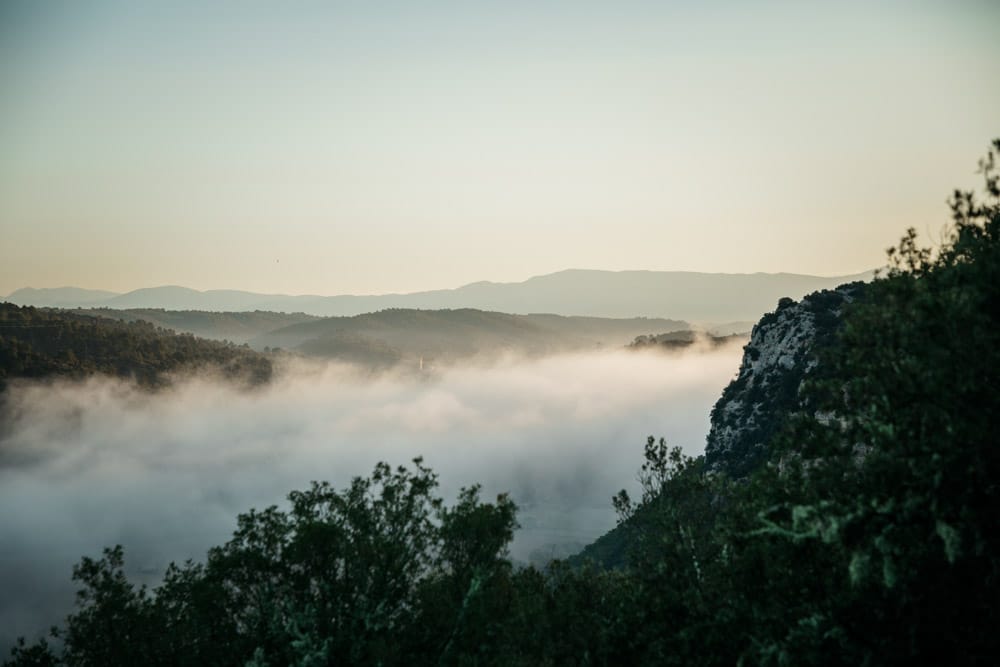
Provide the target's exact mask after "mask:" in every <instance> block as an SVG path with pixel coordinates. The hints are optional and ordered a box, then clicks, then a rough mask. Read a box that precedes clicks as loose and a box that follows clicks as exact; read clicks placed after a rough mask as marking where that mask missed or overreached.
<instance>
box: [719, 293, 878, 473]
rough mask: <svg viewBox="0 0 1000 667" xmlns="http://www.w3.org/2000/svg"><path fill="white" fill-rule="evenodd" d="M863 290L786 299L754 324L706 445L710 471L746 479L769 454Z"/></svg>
mask: <svg viewBox="0 0 1000 667" xmlns="http://www.w3.org/2000/svg"><path fill="white" fill-rule="evenodd" d="M863 291H864V283H860V282H857V283H849V284H846V285H841V286H840V287H838V288H837V289H834V290H822V291H819V292H814V293H812V294H810V295H808V296H806V297H804V298H803V299H802V300H801V301H799V302H796V301H793V300H792V299H789V298H784V299H781V300H780V301H779V302H778V307H777V309H776V310H775V311H774V312H771V313H768V314H766V315H764V317H762V318H761V320H760V322H758V323H757V324H756V325H755V326H754V328H753V331H752V332H751V334H750V342H749V343H748V344H747V345H746V347H744V353H743V361H742V363H741V364H740V369H739V373H738V375H737V376H736V378H735V379H734V380H733V381H732V382H730V383H729V386H727V387H726V388H725V389H724V390H723V392H722V397H721V398H720V399H719V401H718V402H717V403H716V404H715V407H714V408H713V409H712V417H711V430H710V431H709V434H708V439H707V442H706V446H705V463H706V465H707V466H708V468H709V469H710V470H713V471H717V472H725V473H727V474H728V475H730V476H732V477H742V476H745V475H746V474H748V473H749V472H750V471H751V470H753V468H754V467H756V466H758V465H760V463H761V462H762V461H763V460H764V459H765V458H766V455H767V444H768V442H769V440H770V439H771V437H772V436H774V434H775V433H776V432H777V431H778V429H780V428H781V426H782V424H783V423H784V421H785V420H786V419H787V418H788V416H789V415H790V414H792V413H794V412H796V411H798V410H800V409H801V408H802V403H801V397H800V389H801V387H802V382H803V380H805V379H806V378H807V376H809V375H810V374H812V373H814V372H815V370H816V367H817V363H818V360H817V354H818V352H819V351H820V349H821V348H822V347H823V346H824V345H828V344H830V343H831V342H832V341H833V339H834V336H835V334H836V331H837V328H838V327H839V325H840V322H841V312H842V309H843V307H844V305H845V304H846V303H849V302H850V301H853V300H854V299H856V298H858V297H860V296H861V295H862V293H863Z"/></svg>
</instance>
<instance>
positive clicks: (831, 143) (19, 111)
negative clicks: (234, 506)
mask: <svg viewBox="0 0 1000 667" xmlns="http://www.w3.org/2000/svg"><path fill="white" fill-rule="evenodd" d="M998 26H1000V3H997V2H993V1H991V0H949V1H947V2H920V1H918V0H913V1H909V2H891V1H890V2H880V3H872V2H855V1H853V0H847V1H845V2H837V3H830V2H754V3H746V2H719V1H711V0H709V1H707V2H655V3H653V2H634V1H630V0H620V1H618V2H588V1H587V0H574V1H572V2H570V1H562V0H558V1H557V0H551V1H546V0H534V1H533V2H520V1H518V0H504V1H503V2H436V1H433V0H429V1H427V2H391V1H390V2H364V3H361V2H282V3H273V2H256V1H254V0H248V1H245V2H213V3H204V2H200V1H190V0H175V1H173V2H123V1H110V0H107V1H105V0H96V1H93V2H70V1H68V0H66V1H58V0H54V1H49V2H20V1H17V0H4V1H2V2H0V294H7V293H9V292H11V291H13V290H15V289H17V288H20V287H25V286H32V287H58V286H63V285H75V286H79V287H88V288H98V289H109V290H115V291H127V290H131V289H136V288H140V287H148V286H153V285H162V284H178V285H184V286H188V287H193V288H196V289H215V288H219V289H247V290H253V291H260V292H281V293H313V294H343V293H359V294H365V293H382V292H410V291H417V290H423V289H433V288H446V287H457V286H459V285H462V284H465V283H469V282H473V281H477V280H494V281H519V280H524V279H526V278H528V277H530V276H533V275H540V274H545V273H550V272H554V271H559V270H562V269H567V268H592V269H611V270H623V269H651V270H691V271H708V272H756V271H767V272H779V271H788V272H797V273H809V274H817V275H843V274H850V273H855V272H859V271H864V270H867V269H871V268H874V267H876V266H878V265H880V264H882V263H883V259H884V252H885V249H886V248H887V247H888V246H890V245H892V244H893V243H895V242H896V241H897V240H898V238H899V237H900V236H901V235H902V233H903V232H904V230H905V229H906V228H907V227H910V226H913V227H915V228H917V230H918V231H919V232H920V233H921V234H923V235H924V237H925V238H927V239H934V238H935V237H936V236H939V235H940V233H941V230H942V227H943V225H944V224H945V223H946V222H947V220H948V211H947V208H946V205H945V201H946V198H947V196H948V194H949V193H950V192H951V191H952V190H953V189H954V188H955V187H962V188H970V187H973V186H975V185H976V184H977V180H976V176H975V166H976V161H977V159H978V158H979V157H980V156H981V155H982V154H983V153H984V151H985V149H986V146H987V143H988V142H989V140H990V139H992V138H994V137H996V136H1000V122H998V121H1000V112H998V109H1000V87H998V86H997V85H996V82H997V81H998V80H1000V39H998Z"/></svg>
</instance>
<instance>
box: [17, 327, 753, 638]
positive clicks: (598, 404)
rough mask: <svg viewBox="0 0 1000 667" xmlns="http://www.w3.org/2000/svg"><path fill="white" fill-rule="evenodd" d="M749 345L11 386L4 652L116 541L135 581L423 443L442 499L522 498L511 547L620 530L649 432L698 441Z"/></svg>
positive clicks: (520, 552)
mask: <svg viewBox="0 0 1000 667" xmlns="http://www.w3.org/2000/svg"><path fill="white" fill-rule="evenodd" d="M740 354H741V348H740V346H739V345H733V346H729V347H725V348H721V349H717V350H711V351H709V350H699V351H691V352H688V353H686V354H683V355H664V354H657V353H630V352H606V353H593V354H586V355H567V356H558V357H550V358H546V359H541V360H534V361H523V360H508V361H506V362H504V363H500V364H497V365H494V366H490V367H475V368H473V367H458V368H451V369H437V370H435V371H433V372H432V373H430V374H427V375H414V374H410V375H408V376H401V375H394V376H393V375H385V376H379V377H366V376H363V375H361V374H359V373H358V372H357V371H356V370H354V369H351V368H349V367H345V366H339V365H326V366H301V367H296V368H292V369H289V370H288V372H286V373H283V374H281V375H280V376H279V377H278V379H277V380H276V381H275V382H274V383H273V384H272V385H270V386H268V387H266V388H263V389H261V390H259V391H254V392H241V391H240V390H238V389H235V388H233V387H231V386H228V385H226V384H223V383H219V382H217V381H213V380H209V379H204V378H189V379H186V380H182V381H178V382H177V383H176V384H175V385H174V386H173V387H172V388H170V389H168V390H166V391H164V392H160V393H156V394H150V393H147V392H142V391H138V390H136V389H134V388H133V387H131V386H130V385H128V384H127V383H122V382H118V381H113V380H108V379H91V380H89V381H86V382H83V383H57V384H53V385H41V384H38V385H32V384H27V385H15V386H13V387H12V388H11V395H10V397H9V401H8V410H7V412H6V414H5V416H4V420H5V422H6V423H5V424H4V428H3V431H2V432H3V433H4V434H5V435H4V437H3V440H2V441H0V590H2V591H3V594H2V595H0V628H2V630H0V648H2V647H3V646H6V645H8V644H9V642H10V641H11V640H12V639H13V637H14V636H16V635H18V634H28V635H30V636H34V635H35V634H36V633H38V632H41V631H43V630H44V629H45V628H47V627H49V626H50V625H51V624H53V623H56V622H59V621H60V620H61V618H62V616H63V615H64V614H65V613H66V612H67V611H69V609H70V608H71V605H72V601H73V591H74V586H73V584H72V583H71V582H70V574H71V568H72V565H73V564H74V563H76V562H77V561H78V560H79V558H80V557H81V556H83V555H92V556H93V555H98V554H99V553H100V551H101V549H102V548H103V547H105V546H111V545H114V544H118V543H120V544H122V545H124V547H125V556H126V564H127V567H128V569H129V571H130V572H131V574H132V575H134V576H135V577H136V578H139V579H145V580H148V581H150V582H151V583H155V581H156V578H157V577H158V575H159V574H160V573H162V571H163V569H164V567H165V566H166V565H167V564H168V563H169V562H170V561H171V560H183V559H185V558H196V559H200V558H202V557H203V556H204V553H205V550H206V549H207V548H208V547H209V546H212V545H215V544H220V543H222V542H224V541H225V540H226V539H227V538H228V536H229V534H230V533H231V531H232V530H233V528H234V527H235V519H236V515H237V514H238V513H239V512H244V511H246V510H248V509H249V508H251V507H258V508H259V507H264V506H267V505H271V504H281V502H282V500H283V498H284V497H285V495H286V494H287V493H288V491H290V490H292V489H298V488H304V487H306V486H307V485H308V484H309V482H310V481H311V480H316V479H325V480H330V481H331V482H333V483H334V484H335V485H337V486H338V487H339V486H342V485H344V484H346V483H347V482H348V481H349V479H350V478H351V477H354V476H357V475H367V474H368V473H369V472H370V471H371V468H372V466H373V465H374V464H375V462H377V461H379V460H385V461H388V462H390V463H391V464H394V465H395V464H402V463H407V462H408V461H409V460H410V459H412V458H413V457H415V456H418V455H422V456H423V457H424V460H425V462H426V463H427V464H428V465H429V466H430V467H431V468H433V469H434V470H435V471H436V472H438V473H439V475H440V479H441V489H440V491H441V493H442V495H443V496H444V497H445V498H446V500H447V501H449V502H450V501H451V500H452V499H454V496H455V493H456V492H457V490H458V488H459V487H461V486H463V485H469V484H472V483H476V482H479V483H482V484H483V487H484V497H486V498H490V497H492V496H494V495H495V494H496V493H499V492H502V491H509V492H510V493H511V494H512V496H513V498H514V500H515V501H516V502H517V503H518V505H519V506H520V507H521V511H520V512H519V520H520V523H521V525H522V528H521V529H520V530H519V531H518V533H517V535H516V538H515V543H514V545H513V548H512V555H513V556H514V557H515V558H518V559H521V560H529V559H532V558H534V559H537V558H539V557H540V555H541V554H544V553H548V554H557V555H558V554H564V553H565V552H567V551H570V550H573V549H575V548H578V547H579V546H582V545H583V544H586V543H588V542H590V541H591V540H593V539H594V538H596V537H598V536H599V535H601V534H602V533H604V532H605V531H607V530H608V529H609V528H611V527H612V526H613V525H614V513H613V510H612V509H611V503H610V497H611V495H612V494H614V493H615V492H616V491H618V490H619V489H621V488H623V487H624V488H630V489H631V488H633V487H634V485H635V484H634V479H635V471H636V470H637V468H638V467H639V465H640V464H641V456H642V449H643V445H644V443H645V440H646V436H648V435H656V436H660V435H662V436H665V437H666V438H667V440H668V441H669V442H670V443H672V444H677V445H681V446H682V447H683V448H684V449H685V450H686V451H687V452H688V453H691V454H695V453H700V452H701V451H702V450H703V449H704V438H705V434H706V433H707V432H708V416H709V411H710V409H711V406H712V405H713V403H714V402H715V400H716V399H717V398H718V397H719V395H720V394H721V392H722V388H723V387H724V386H725V384H726V383H727V382H728V381H729V380H730V379H731V378H732V376H733V375H734V373H735V372H736V369H737V366H738V364H739V359H740Z"/></svg>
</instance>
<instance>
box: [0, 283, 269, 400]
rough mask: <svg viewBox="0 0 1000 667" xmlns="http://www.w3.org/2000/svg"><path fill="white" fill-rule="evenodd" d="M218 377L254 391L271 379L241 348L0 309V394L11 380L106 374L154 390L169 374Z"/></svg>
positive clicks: (74, 316)
mask: <svg viewBox="0 0 1000 667" xmlns="http://www.w3.org/2000/svg"><path fill="white" fill-rule="evenodd" d="M196 368H197V369H199V370H215V371H218V372H220V373H221V374H222V375H223V376H224V377H227V378H231V379H237V380H240V381H245V382H247V383H249V384H259V383H261V382H265V381H267V380H268V379H269V378H270V377H271V373H272V365H271V361H270V359H268V358H267V357H266V356H265V355H262V354H259V353H257V352H254V351H253V350H250V349H249V348H247V347H246V346H237V345H235V344H233V343H227V342H220V341H209V340H203V339H201V338H196V337H195V336H192V335H191V334H177V333H174V332H173V331H171V330H167V329H163V328H160V327H156V326H155V325H153V324H151V323H149V322H145V321H134V322H128V321H121V320H116V319H109V318H105V317H95V316H91V315H83V314H79V313H74V312H69V311H53V310H43V309H38V308H34V307H31V306H16V305H14V304H11V303H2V304H0V387H2V386H4V384H5V383H6V382H8V381H10V380H12V379H14V378H34V379H41V378H53V377H66V378H77V379H78V378H83V377H86V376H88V375H91V374H95V373H98V374H103V375H110V376H115V377H121V378H131V379H134V380H135V381H136V382H137V383H138V384H140V385H143V386H147V387H153V386H158V385H161V384H163V383H165V382H166V381H167V375H168V374H169V373H173V372H178V371H184V370H192V369H196Z"/></svg>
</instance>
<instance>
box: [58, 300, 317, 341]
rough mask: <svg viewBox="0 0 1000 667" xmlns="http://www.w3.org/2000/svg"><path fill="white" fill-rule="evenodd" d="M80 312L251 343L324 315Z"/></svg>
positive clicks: (137, 310)
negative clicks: (277, 330) (269, 334)
mask: <svg viewBox="0 0 1000 667" xmlns="http://www.w3.org/2000/svg"><path fill="white" fill-rule="evenodd" d="M72 312H73V313H76V314H80V315H93V316H95V317H106V318H109V319H115V320H125V321H128V322H137V321H143V322H149V323H151V324H154V325H156V326H157V327H161V328H163V329H171V330H173V331H176V332H178V333H190V334H194V335H195V336H199V337H201V338H212V339H216V340H229V341H233V342H235V343H240V344H242V343H247V342H249V341H250V340H252V339H253V338H255V337H257V336H260V335H261V334H265V333H267V332H269V331H274V330H275V329H280V328H282V327H287V326H291V325H293V324H301V323H303V322H311V321H313V320H318V319H320V318H318V317H316V316H314V315H306V314H305V313H275V312H271V311H267V310H249V311H242V312H214V311H208V310H164V309H163V308H126V309H121V310H119V309H116V308H77V309H75V310H73V311H72Z"/></svg>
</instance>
